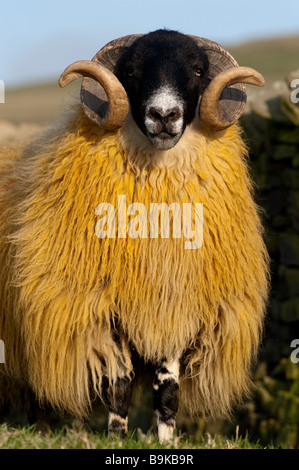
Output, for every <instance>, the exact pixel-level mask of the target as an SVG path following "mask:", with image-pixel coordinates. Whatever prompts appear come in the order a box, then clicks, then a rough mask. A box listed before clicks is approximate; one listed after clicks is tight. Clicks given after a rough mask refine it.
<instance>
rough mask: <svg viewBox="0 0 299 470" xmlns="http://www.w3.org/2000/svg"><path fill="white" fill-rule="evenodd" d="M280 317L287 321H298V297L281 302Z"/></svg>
mask: <svg viewBox="0 0 299 470" xmlns="http://www.w3.org/2000/svg"><path fill="white" fill-rule="evenodd" d="M280 317H281V319H282V320H283V321H285V322H287V323H289V322H296V321H298V322H299V297H294V298H293V299H289V300H286V301H285V302H283V303H282V306H281V312H280Z"/></svg>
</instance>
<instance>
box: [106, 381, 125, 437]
mask: <svg viewBox="0 0 299 470" xmlns="http://www.w3.org/2000/svg"><path fill="white" fill-rule="evenodd" d="M131 395H132V381H131V377H129V376H125V377H118V378H117V380H116V383H115V384H114V385H109V383H108V378H107V377H106V378H105V379H104V383H103V398H104V402H105V405H106V407H107V409H108V411H109V415H108V434H109V435H112V436H113V435H118V436H119V437H120V438H121V439H124V438H125V437H126V435H127V433H128V410H129V406H130V401H131Z"/></svg>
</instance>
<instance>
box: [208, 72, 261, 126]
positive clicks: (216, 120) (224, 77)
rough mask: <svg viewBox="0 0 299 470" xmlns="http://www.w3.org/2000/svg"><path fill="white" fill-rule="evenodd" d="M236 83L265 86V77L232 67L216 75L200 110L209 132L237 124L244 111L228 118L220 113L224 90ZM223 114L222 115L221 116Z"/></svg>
mask: <svg viewBox="0 0 299 470" xmlns="http://www.w3.org/2000/svg"><path fill="white" fill-rule="evenodd" d="M236 83H248V84H250V85H256V86H260V87H261V86H264V84H265V80H264V78H263V76H262V75H261V74H260V73H259V72H257V71H256V70H254V69H252V68H250V67H232V68H229V69H226V70H224V71H223V72H220V73H219V74H218V75H216V77H215V78H213V80H212V81H211V83H210V84H209V85H208V86H207V88H206V90H205V91H204V93H203V96H202V98H201V102H200V108H199V119H200V122H201V125H202V126H203V127H205V128H206V129H209V130H215V131H216V130H223V129H226V128H227V127H229V126H231V125H232V124H234V122H236V121H237V120H238V119H239V117H240V115H241V114H242V111H241V112H240V113H239V114H238V113H236V114H235V115H234V116H231V117H229V118H228V117H227V116H224V113H221V112H220V111H219V98H220V95H221V93H222V91H223V90H224V88H226V87H229V86H230V85H235V84H236ZM221 114H222V115H221Z"/></svg>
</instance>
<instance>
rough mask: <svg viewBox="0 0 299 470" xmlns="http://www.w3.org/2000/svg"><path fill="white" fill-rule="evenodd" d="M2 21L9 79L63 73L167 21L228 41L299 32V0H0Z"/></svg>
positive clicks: (1, 51)
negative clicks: (120, 39) (106, 47)
mask: <svg viewBox="0 0 299 470" xmlns="http://www.w3.org/2000/svg"><path fill="white" fill-rule="evenodd" d="M0 21H1V24H0V79H2V80H4V83H5V85H6V87H11V86H15V85H19V84H23V83H31V82H33V83H34V82H38V81H40V80H52V79H56V78H57V77H58V76H59V75H60V73H61V72H62V71H63V70H64V68H65V67H66V66H67V65H69V64H70V63H71V62H73V61H75V60H79V59H90V58H91V57H92V56H93V55H94V54H95V53H96V52H97V51H98V50H99V49H100V48H101V47H102V46H103V45H104V44H106V43H107V42H108V41H110V40H111V39H114V38H116V37H120V36H123V35H126V34H131V33H146V32H149V31H153V30H155V29H157V28H161V27H162V28H163V27H166V28H169V29H176V30H179V31H181V32H183V33H190V34H195V35H197V36H203V37H206V38H208V39H212V40H214V41H217V42H220V43H221V44H223V45H225V46H230V45H235V44H238V43H241V42H244V41H247V40H254V39H260V38H268V37H276V36H284V35H291V34H299V21H298V0H288V1H287V2H283V1H281V0H250V1H248V2H244V1H242V2H241V1H236V0H227V1H225V0H219V1H218V0H215V1H213V0H204V1H202V0H150V1H145V2H144V1H142V0H139V1H137V0H104V1H102V0H80V1H79V0H43V1H41V0H0ZM298 62H299V57H298Z"/></svg>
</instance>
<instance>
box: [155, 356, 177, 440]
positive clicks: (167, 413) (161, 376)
mask: <svg viewBox="0 0 299 470" xmlns="http://www.w3.org/2000/svg"><path fill="white" fill-rule="evenodd" d="M179 372H180V363H179V359H178V358H175V359H170V360H164V361H162V363H161V364H160V365H159V366H158V367H157V369H156V373H155V378H154V383H153V401H154V410H155V413H156V416H157V426H158V438H159V442H160V443H164V442H168V441H170V440H171V439H172V437H173V431H174V428H175V419H176V414H177V410H178V404H179Z"/></svg>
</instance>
